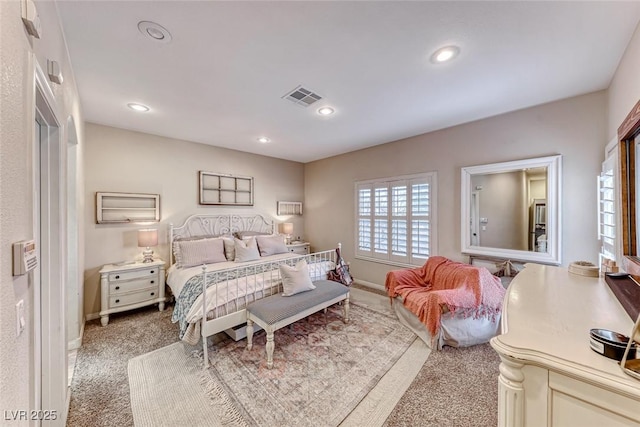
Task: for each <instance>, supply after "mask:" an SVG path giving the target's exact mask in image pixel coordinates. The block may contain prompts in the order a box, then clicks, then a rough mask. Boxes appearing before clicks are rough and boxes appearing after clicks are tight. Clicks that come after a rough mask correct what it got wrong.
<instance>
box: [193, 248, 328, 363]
mask: <svg viewBox="0 0 640 427" xmlns="http://www.w3.org/2000/svg"><path fill="white" fill-rule="evenodd" d="M340 246H341V245H340V244H339V245H338V247H339V248H340ZM301 259H304V260H305V261H306V262H307V264H308V266H309V274H310V276H311V279H312V280H314V281H315V280H323V279H326V278H327V274H328V272H329V271H330V270H333V269H334V268H335V264H336V251H335V249H331V250H328V251H321V252H315V253H311V254H308V255H300V256H294V257H289V258H283V259H280V260H272V261H265V262H260V263H255V264H248V265H242V264H240V265H238V266H237V267H234V268H230V269H226V270H221V271H215V272H208V271H207V268H206V265H203V266H202V273H201V274H202V277H203V280H202V319H200V335H201V336H202V347H203V351H204V357H205V360H208V350H207V342H208V340H207V338H208V337H210V336H211V335H214V334H217V333H219V332H223V331H225V330H227V329H230V328H233V327H235V326H238V325H242V324H244V323H246V321H247V314H246V306H247V304H249V303H250V302H253V301H257V300H259V299H262V298H266V297H269V296H271V295H274V294H277V293H280V292H282V279H281V277H280V268H279V267H280V265H282V264H286V265H290V266H294V265H295V264H296V263H297V262H298V261H300V260H301Z"/></svg>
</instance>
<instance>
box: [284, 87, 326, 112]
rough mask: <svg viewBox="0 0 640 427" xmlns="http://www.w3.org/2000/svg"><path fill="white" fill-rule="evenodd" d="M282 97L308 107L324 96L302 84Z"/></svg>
mask: <svg viewBox="0 0 640 427" xmlns="http://www.w3.org/2000/svg"><path fill="white" fill-rule="evenodd" d="M282 98H283V99H288V100H289V101H291V102H293V103H295V104H298V105H302V106H303V107H308V106H309V105H311V104H313V103H315V102H318V101H320V100H321V99H322V97H321V96H320V95H318V94H317V93H313V92H312V91H310V90H309V89H305V88H303V87H302V86H298V87H297V88H295V89H294V90H292V91H291V92H289V93H287V94H286V95H285V96H283V97H282Z"/></svg>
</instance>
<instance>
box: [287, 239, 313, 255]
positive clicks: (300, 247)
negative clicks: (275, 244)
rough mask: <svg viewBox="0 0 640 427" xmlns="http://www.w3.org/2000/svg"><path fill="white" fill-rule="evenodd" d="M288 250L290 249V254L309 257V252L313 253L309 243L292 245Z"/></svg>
mask: <svg viewBox="0 0 640 427" xmlns="http://www.w3.org/2000/svg"><path fill="white" fill-rule="evenodd" d="M287 249H289V252H292V253H294V254H300V255H307V254H308V253H309V252H311V243H308V242H297V243H290V244H288V245H287Z"/></svg>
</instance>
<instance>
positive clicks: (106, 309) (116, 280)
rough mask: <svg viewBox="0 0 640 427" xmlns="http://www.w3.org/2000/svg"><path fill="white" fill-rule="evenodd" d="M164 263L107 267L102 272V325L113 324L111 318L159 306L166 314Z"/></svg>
mask: <svg viewBox="0 0 640 427" xmlns="http://www.w3.org/2000/svg"><path fill="white" fill-rule="evenodd" d="M164 271H165V267H164V261H163V260H161V259H155V260H154V261H153V262H147V263H141V262H135V263H132V264H124V265H118V264H107V265H105V266H104V267H102V270H100V301H101V305H100V322H101V323H102V326H107V324H108V323H109V314H111V313H118V312H120V311H126V310H131V309H134V308H138V307H144V306H145V305H151V304H155V303H158V309H159V310H160V311H162V310H164V302H165V301H166V298H165V296H164V276H165V273H164Z"/></svg>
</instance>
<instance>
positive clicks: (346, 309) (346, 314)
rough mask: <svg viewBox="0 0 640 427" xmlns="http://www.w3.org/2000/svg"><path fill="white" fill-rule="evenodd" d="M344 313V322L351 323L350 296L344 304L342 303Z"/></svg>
mask: <svg viewBox="0 0 640 427" xmlns="http://www.w3.org/2000/svg"><path fill="white" fill-rule="evenodd" d="M342 315H343V318H344V319H343V320H344V323H349V297H347V298H346V299H345V300H344V304H342Z"/></svg>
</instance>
